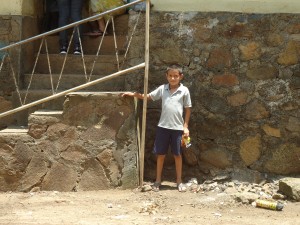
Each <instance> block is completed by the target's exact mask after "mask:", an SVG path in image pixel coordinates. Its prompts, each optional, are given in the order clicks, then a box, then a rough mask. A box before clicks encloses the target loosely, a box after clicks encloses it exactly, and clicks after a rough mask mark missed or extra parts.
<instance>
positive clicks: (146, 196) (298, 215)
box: [0, 183, 300, 225]
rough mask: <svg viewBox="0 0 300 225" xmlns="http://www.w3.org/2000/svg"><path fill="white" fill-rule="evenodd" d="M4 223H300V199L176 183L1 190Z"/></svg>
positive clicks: (62, 224)
mask: <svg viewBox="0 0 300 225" xmlns="http://www.w3.org/2000/svg"><path fill="white" fill-rule="evenodd" d="M0 224H1V225H4V224H5V225H25V224H38V225H50V224H51V225H52V224H55V225H58V224H59V225H71V224H72V225H73V224H76V225H77V224H80V225H83V224H84V225H94V224H95V225H96V224H99V225H110V224H114V225H116V224H122V225H123V224H124V225H130V224H143V225H148V224H184V225H189V224H193V225H195V224H212V225H213V224H231V225H235V224H255V225H265V224H272V225H277V224H280V225H284V224H291V225H297V224H300V202H291V201H285V206H284V208H283V210H282V211H273V210H268V209H262V208H255V207H253V206H252V205H250V204H246V205H245V204H242V203H238V202H236V201H235V200H233V198H232V197H231V196H230V194H227V193H215V192H205V193H203V192H202V193H200V192H199V193H193V192H190V191H187V192H184V193H179V192H178V191H177V189H176V188H175V184H173V183H166V184H165V183H163V186H162V189H161V190H160V191H159V192H153V191H148V192H141V191H140V190H139V189H135V190H106V191H95V192H55V191H54V192H31V193H0Z"/></svg>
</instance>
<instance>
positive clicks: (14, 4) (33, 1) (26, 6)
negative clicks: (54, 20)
mask: <svg viewBox="0 0 300 225" xmlns="http://www.w3.org/2000/svg"><path fill="white" fill-rule="evenodd" d="M38 1H40V2H41V1H42V0H0V15H13V16H19V15H23V16H34V15H35V14H36V8H37V3H38Z"/></svg>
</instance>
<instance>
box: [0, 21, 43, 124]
mask: <svg viewBox="0 0 300 225" xmlns="http://www.w3.org/2000/svg"><path fill="white" fill-rule="evenodd" d="M37 20H38V18H33V17H28V16H24V17H23V16H0V48H2V47H5V46H7V45H10V44H14V43H16V42H19V41H21V40H24V39H26V38H29V37H32V36H35V35H37V34H38V33H39V28H38V23H37ZM33 44H34V43H31V44H26V45H23V46H22V47H21V46H17V47H14V48H11V49H9V50H8V51H7V52H4V51H1V52H0V61H1V62H0V63H2V59H3V58H4V61H3V65H2V69H1V71H0V112H5V111H8V110H10V109H12V108H13V100H12V95H13V92H14V91H15V90H16V84H17V85H18V86H19V88H21V86H20V84H21V79H22V76H21V74H23V71H24V69H26V68H27V67H28V66H29V65H30V66H31V65H32V64H33V62H32V60H33V54H34V51H33ZM5 55H6V57H4V56H5ZM8 55H9V58H8V57H7V56H8ZM10 62H11V64H10ZM0 65H1V64H0ZM13 76H15V80H14V79H13ZM15 118H16V116H9V117H6V118H1V119H0V129H2V128H4V127H6V126H7V125H9V124H14V123H15V122H14V121H16V119H15Z"/></svg>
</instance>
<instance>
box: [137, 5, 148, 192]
mask: <svg viewBox="0 0 300 225" xmlns="http://www.w3.org/2000/svg"><path fill="white" fill-rule="evenodd" d="M149 29H150V0H147V1H146V27H145V30H146V34H145V78H144V101H143V118H142V135H141V136H142V137H141V146H140V154H139V155H140V157H139V159H140V186H142V185H143V182H144V157H145V133H146V114H147V92H148V76H149V39H150V30H149Z"/></svg>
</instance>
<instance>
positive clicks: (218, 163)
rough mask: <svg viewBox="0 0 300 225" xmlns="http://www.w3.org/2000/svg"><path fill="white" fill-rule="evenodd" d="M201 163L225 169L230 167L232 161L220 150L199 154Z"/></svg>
mask: <svg viewBox="0 0 300 225" xmlns="http://www.w3.org/2000/svg"><path fill="white" fill-rule="evenodd" d="M200 159H201V161H204V162H207V163H210V164H211V165H213V166H215V167H217V168H221V169H225V168H226V167H230V166H231V165H232V159H231V157H230V155H229V154H228V153H227V152H225V151H222V150H217V149H216V150H208V151H204V152H201V153H200Z"/></svg>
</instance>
